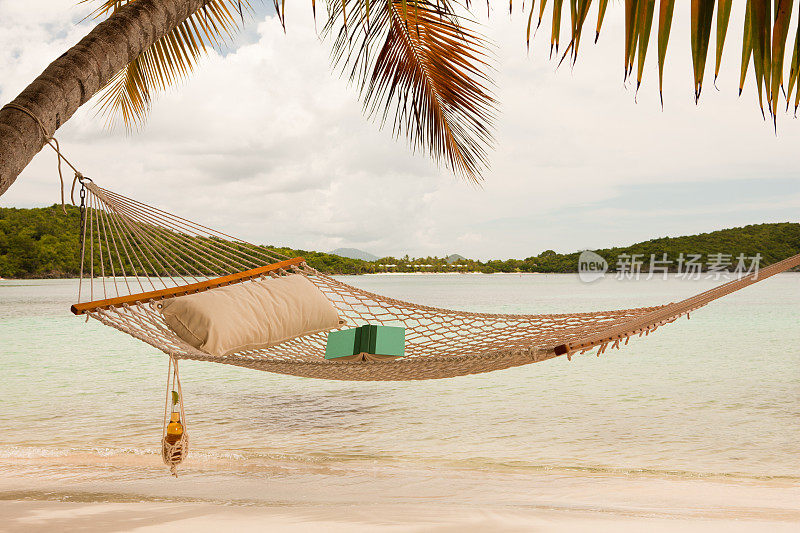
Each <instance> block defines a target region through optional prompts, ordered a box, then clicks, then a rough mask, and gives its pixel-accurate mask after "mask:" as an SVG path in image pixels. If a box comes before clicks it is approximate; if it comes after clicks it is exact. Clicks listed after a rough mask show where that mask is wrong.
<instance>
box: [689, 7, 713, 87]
mask: <svg viewBox="0 0 800 533" xmlns="http://www.w3.org/2000/svg"><path fill="white" fill-rule="evenodd" d="M713 20H714V0H692V30H691V34H692V68H693V70H694V100H695V102H697V101H698V100H699V99H700V93H701V92H702V90H703V75H704V74H705V70H706V58H707V57H708V45H709V43H710V41H711V24H712V22H713Z"/></svg>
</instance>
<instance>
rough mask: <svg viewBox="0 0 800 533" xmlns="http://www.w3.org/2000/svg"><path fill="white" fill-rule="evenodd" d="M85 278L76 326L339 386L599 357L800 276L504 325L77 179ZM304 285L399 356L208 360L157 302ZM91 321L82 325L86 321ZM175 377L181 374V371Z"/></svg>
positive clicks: (314, 344) (317, 342)
mask: <svg viewBox="0 0 800 533" xmlns="http://www.w3.org/2000/svg"><path fill="white" fill-rule="evenodd" d="M80 181H81V184H82V189H81V205H82V211H81V212H82V218H81V224H82V244H81V278H80V283H79V289H78V302H79V303H77V304H75V305H73V306H72V311H73V313H75V314H86V315H87V316H88V317H91V318H94V319H96V320H99V321H100V322H102V323H103V324H106V325H108V326H111V327H113V328H116V329H118V330H120V331H123V332H125V333H127V334H129V335H131V336H133V337H135V338H137V339H140V340H142V341H144V342H146V343H148V344H150V345H151V346H154V347H155V348H157V349H159V350H161V351H163V352H164V353H166V354H168V355H169V356H170V357H171V360H173V361H174V362H175V364H176V365H177V361H178V360H180V359H193V360H199V361H214V362H219V363H225V364H230V365H236V366H241V367H247V368H254V369H258V370H265V371H269V372H277V373H281V374H290V375H295V376H305V377H314V378H325V379H338V380H419V379H435V378H448V377H454V376H461V375H466V374H477V373H481V372H490V371H493V370H499V369H504V368H509V367H514V366H520V365H525V364H529V363H535V362H539V361H544V360H547V359H551V358H553V357H556V356H560V355H566V356H567V357H568V358H569V357H571V356H572V354H574V353H584V352H587V351H588V350H590V349H593V348H595V347H598V355H599V354H600V353H602V352H603V351H605V350H606V349H607V348H608V347H609V346H610V347H612V348H618V347H619V346H620V343H625V344H627V342H628V340H629V338H630V337H631V336H633V335H639V336H641V335H647V334H649V333H651V332H652V331H655V330H656V329H657V328H658V327H660V326H662V325H664V324H668V323H670V322H673V321H674V320H676V319H677V318H679V317H681V316H683V315H687V316H688V315H689V313H690V312H692V311H694V310H695V309H698V308H700V307H702V306H704V305H706V304H707V303H709V302H711V301H713V300H716V299H717V298H720V297H722V296H725V295H727V294H730V293H732V292H734V291H737V290H739V289H741V288H743V287H746V286H748V285H751V284H753V283H755V282H756V281H760V280H762V279H766V278H768V277H770V276H772V275H774V274H777V273H780V272H783V271H785V270H788V269H790V268H793V267H797V266H798V265H800V255H796V256H794V257H791V258H788V259H785V260H783V261H780V262H778V263H775V264H773V265H771V266H768V267H766V268H763V269H761V270H760V271H758V272H757V273H755V274H752V275H748V276H746V277H743V278H741V279H738V280H735V281H731V282H728V283H725V284H723V285H720V286H718V287H715V288H713V289H711V290H708V291H705V292H703V293H701V294H698V295H696V296H693V297H691V298H687V299H685V300H682V301H679V302H675V303H669V304H667V305H661V306H656V307H640V308H635V309H620V310H614V311H597V312H589V313H572V314H546V315H511V314H487V313H470V312H464V311H454V310H449V309H438V308H434V307H428V306H424V305H418V304H413V303H409V302H404V301H400V300H396V299H393V298H387V297H385V296H380V295H377V294H373V293H371V292H367V291H364V290H362V289H358V288H356V287H352V286H350V285H347V284H346V283H343V282H341V281H339V280H336V279H334V278H332V277H330V276H327V275H325V274H322V273H321V272H319V271H317V270H315V269H314V268H312V267H310V266H309V265H308V264H307V263H306V262H305V261H304V260H303V258H300V257H296V258H290V257H286V256H283V255H281V254H279V253H277V252H275V251H274V250H271V249H267V248H264V247H260V246H256V245H253V244H249V243H247V242H244V241H241V240H239V239H236V238H234V237H231V236H229V235H226V234H224V233H221V232H218V231H214V230H212V229H210V228H207V227H205V226H202V225H200V224H197V223H194V222H191V221H189V220H186V219H184V218H181V217H178V216H175V215H172V214H169V213H167V212H165V211H162V210H159V209H156V208H154V207H151V206H148V205H145V204H143V203H140V202H137V201H135V200H132V199H130V198H127V197H125V196H122V195H119V194H117V193H114V192H112V191H109V190H107V189H103V188H101V187H98V186H97V185H96V184H94V182H92V181H91V180H89V179H88V178H81V179H80ZM287 275H301V276H305V277H306V278H307V279H308V280H309V281H311V282H312V283H313V284H314V285H315V286H316V287H317V288H318V289H319V290H320V291H322V293H323V294H324V295H325V296H326V297H327V298H328V299H329V300H330V302H331V303H332V304H333V305H334V307H336V309H337V310H338V312H339V315H340V317H342V318H344V319H345V320H346V322H347V325H346V326H343V327H354V326H358V325H363V324H378V325H393V326H402V327H404V328H405V330H406V356H405V357H403V358H400V359H395V360H386V361H362V362H358V361H337V360H326V359H325V358H324V354H325V344H326V333H325V332H321V333H314V334H310V335H306V336H302V337H298V338H294V339H291V340H289V341H286V342H283V343H281V344H278V345H276V346H271V347H269V348H264V349H257V350H255V349H252V350H244V351H241V352H237V353H234V354H230V355H227V356H224V357H217V356H211V355H209V354H207V353H204V352H203V351H201V350H199V349H197V348H194V347H192V346H190V345H188V344H187V343H186V342H184V341H183V340H182V339H181V338H180V337H178V336H177V335H176V334H175V333H174V332H173V331H172V330H171V329H170V328H169V327H168V326H167V324H166V323H165V321H164V318H163V316H162V313H161V312H160V311H159V302H160V301H162V300H164V299H166V298H174V297H177V296H180V295H184V294H191V293H196V292H201V291H205V290H210V289H213V288H216V287H222V286H225V285H230V284H233V283H247V282H248V281H251V280H257V279H263V278H265V277H277V276H287ZM87 320H88V318H87ZM176 370H177V369H176Z"/></svg>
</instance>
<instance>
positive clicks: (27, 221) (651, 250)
mask: <svg viewBox="0 0 800 533" xmlns="http://www.w3.org/2000/svg"><path fill="white" fill-rule="evenodd" d="M79 224H80V213H79V211H78V209H77V208H76V207H74V206H69V207H68V208H67V214H66V215H64V213H63V212H62V211H61V206H60V205H53V206H51V207H43V208H35V209H17V208H0V277H5V278H41V277H74V276H77V275H78V273H79V271H80V256H79V253H78V245H79V231H78V226H79ZM266 247H267V248H270V249H273V250H275V251H277V252H279V253H282V254H284V255H287V256H303V257H305V258H306V261H308V263H309V264H310V265H311V266H313V267H314V268H316V269H317V270H320V271H322V272H325V273H327V274H365V273H370V272H381V271H384V270H391V271H393V272H485V273H492V272H575V271H576V270H577V267H578V256H579V254H580V253H579V252H574V253H569V254H559V253H556V252H554V251H552V250H546V251H544V252H542V253H540V254H539V255H537V256H532V257H528V258H526V259H508V260H505V261H501V260H491V261H486V262H481V261H476V260H472V259H465V258H461V257H460V256H459V257H458V258H457V259H456V258H455V257H453V256H450V257H424V258H409V257H408V256H405V257H403V258H399V259H398V258H394V257H384V258H381V259H378V260H376V261H363V260H360V259H350V258H347V257H341V256H339V255H333V254H326V253H322V252H310V251H305V250H294V249H290V248H285V247H275V246H266ZM595 251H596V252H597V253H598V254H600V255H601V256H602V257H604V258H605V259H606V261H608V263H609V266H610V267H611V269H612V270H614V267H615V265H616V263H617V260H618V258H619V257H620V256H621V255H623V254H627V255H628V256H632V255H634V254H636V255H638V259H639V260H641V261H642V262H643V263H644V264H643V268H642V270H643V271H646V270H647V265H648V263H649V260H650V257H651V254H652V255H654V256H655V257H656V258H658V259H660V258H662V255H663V254H667V258H668V259H669V260H671V261H673V268H672V269H671V270H673V271H674V269H675V266H676V263H677V260H678V258H679V257H680V255H681V254H684V256H688V255H689V254H699V255H700V261H701V262H702V263H704V264H705V263H706V262H708V261H710V260H711V258H710V256H712V255H713V254H729V255H730V256H732V261H733V262H734V263H735V257H736V256H737V255H739V254H744V255H745V256H748V257H751V256H755V255H756V254H761V257H762V259H761V263H760V265H761V266H762V267H763V266H766V265H768V264H770V263H774V262H775V261H779V260H781V259H784V258H786V257H789V256H791V255H795V254H798V253H800V224H798V223H789V222H785V223H777V224H755V225H751V226H745V227H743V228H732V229H726V230H721V231H714V232H711V233H702V234H700V235H690V236H686V237H663V238H659V239H652V240H649V241H645V242H640V243H637V244H633V245H631V246H625V247H617V248H606V249H602V250H595ZM454 259H455V260H454ZM448 260H450V262H448ZM385 265H392V266H391V267H386V266H385Z"/></svg>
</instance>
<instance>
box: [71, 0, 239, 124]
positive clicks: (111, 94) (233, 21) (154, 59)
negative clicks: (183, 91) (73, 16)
mask: <svg viewBox="0 0 800 533" xmlns="http://www.w3.org/2000/svg"><path fill="white" fill-rule="evenodd" d="M134 1H136V0H81V3H97V4H99V5H98V6H97V7H96V8H95V10H94V11H93V12H92V15H91V16H94V17H95V18H105V17H108V16H110V15H111V14H113V13H114V12H115V11H116V10H117V9H119V8H120V7H122V6H124V5H126V4H128V3H130V2H134ZM251 9H252V8H251V5H250V2H249V0H208V2H207V3H206V4H205V6H204V7H203V9H201V10H199V11H197V12H195V13H194V14H193V15H191V16H190V17H189V18H188V19H186V20H185V21H184V22H183V23H181V24H179V25H178V26H177V27H176V28H175V29H173V30H172V31H171V32H169V33H168V34H167V35H165V36H164V37H162V38H161V39H159V40H157V41H156V42H155V43H153V45H152V46H150V47H149V48H147V49H146V50H145V51H144V52H143V53H142V54H140V55H139V56H138V57H136V58H135V59H134V60H133V61H132V62H131V63H130V64H129V65H128V66H127V67H125V68H124V69H123V70H121V71H120V72H119V73H117V74H116V75H115V76H114V77H113V78H112V79H111V81H110V82H109V83H108V85H106V87H105V89H104V90H103V92H102V93H101V95H100V97H99V100H98V108H99V112H100V114H102V115H105V117H106V123H107V125H108V126H109V127H113V126H114V125H115V124H116V123H118V122H119V121H120V120H121V121H122V122H123V124H124V126H125V128H126V129H127V130H131V129H133V128H134V127H136V126H138V125H141V124H142V123H143V122H144V120H145V118H146V116H147V113H148V111H149V110H150V106H151V104H152V101H153V98H154V96H155V95H157V94H158V93H161V92H164V91H165V90H166V89H167V88H169V87H170V86H172V85H174V84H175V83H177V82H179V81H180V80H182V79H185V78H186V77H188V76H189V75H190V74H191V73H192V71H193V70H194V67H195V66H196V65H197V63H198V62H199V61H200V58H201V57H202V56H203V55H204V54H205V53H206V51H207V49H208V47H211V46H219V45H220V44H221V43H222V42H224V41H225V40H226V39H227V38H229V37H230V36H231V35H232V34H233V33H234V32H235V31H236V30H237V28H238V20H239V19H241V20H242V21H243V20H244V13H245V11H249V10H251ZM237 17H238V18H237Z"/></svg>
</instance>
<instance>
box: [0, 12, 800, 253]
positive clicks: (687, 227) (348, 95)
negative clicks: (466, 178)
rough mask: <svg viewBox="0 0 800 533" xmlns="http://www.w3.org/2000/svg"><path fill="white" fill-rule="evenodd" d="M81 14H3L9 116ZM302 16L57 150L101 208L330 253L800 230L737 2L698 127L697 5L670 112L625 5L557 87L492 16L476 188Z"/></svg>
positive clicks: (92, 111)
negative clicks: (492, 62) (635, 45)
mask: <svg viewBox="0 0 800 533" xmlns="http://www.w3.org/2000/svg"><path fill="white" fill-rule="evenodd" d="M75 3H76V2H75V1H74V0H34V2H33V5H34V6H35V8H33V9H32V7H31V3H29V2H28V3H25V2H17V1H13V0H0V100H2V102H3V103H5V102H8V101H10V100H11V99H12V98H13V97H14V96H16V95H17V94H18V93H19V92H20V91H21V90H22V89H23V88H24V87H25V86H26V85H27V84H28V83H29V82H30V81H31V80H33V79H34V77H35V76H36V75H37V74H39V73H40V72H41V71H42V70H43V69H44V67H46V66H47V64H48V63H49V62H50V61H52V60H53V59H54V58H55V57H57V56H58V55H60V54H61V53H62V52H63V51H65V50H66V49H67V48H68V47H69V46H71V45H73V44H75V43H76V42H77V41H78V40H79V39H80V38H81V37H82V36H84V35H85V34H86V33H87V32H88V31H89V29H90V28H91V26H92V22H91V21H83V22H81V19H82V18H83V17H84V16H85V14H86V13H87V11H88V8H87V7H86V6H83V5H81V6H75ZM287 4H288V6H287V7H288V22H287V30H288V31H287V33H286V34H284V33H283V31H282V30H281V29H280V25H279V24H278V22H277V20H276V19H275V18H274V17H273V16H272V15H271V14H270V13H269V11H268V10H267V9H266V8H260V9H259V10H258V12H257V13H256V15H255V17H254V19H253V20H252V21H250V22H249V23H248V26H247V29H246V31H245V32H243V33H242V34H241V35H240V36H238V37H237V38H236V40H235V41H234V42H233V43H231V45H230V47H229V48H228V49H226V50H225V51H224V52H223V53H214V54H212V55H211V57H209V58H207V59H205V60H204V61H203V62H202V65H201V67H200V68H199V69H198V70H197V72H196V74H195V75H194V76H193V77H192V78H191V80H189V81H187V82H185V83H182V84H181V85H180V86H179V87H177V88H176V89H175V90H173V91H171V92H170V93H169V94H166V95H164V96H162V97H161V98H159V99H158V100H157V101H156V103H155V105H154V107H153V110H152V115H151V118H150V120H149V122H148V123H147V125H146V127H145V128H143V129H142V130H141V131H140V132H138V133H136V134H133V135H126V134H125V133H124V132H123V131H111V132H109V131H108V130H107V129H105V128H104V126H103V120H102V119H101V118H99V117H97V116H96V108H93V106H92V104H91V103H90V104H88V105H86V106H84V107H83V108H82V109H81V110H79V111H78V113H76V115H75V116H74V117H73V118H72V119H71V120H70V122H68V123H67V124H66V125H65V126H64V127H62V128H61V129H60V130H59V132H58V135H57V137H58V138H59V140H60V142H61V145H62V147H63V149H64V151H65V152H66V153H67V154H68V156H69V157H70V159H71V160H73V161H76V162H78V163H79V166H80V168H81V169H82V170H83V172H84V173H85V174H86V175H88V176H92V177H93V178H95V180H96V181H98V182H99V183H100V184H101V185H102V186H104V187H106V188H110V189H113V190H115V191H117V192H120V193H122V194H125V195H127V196H132V197H135V198H136V199H138V200H141V201H144V202H146V203H150V204H152V205H155V206H158V207H160V208H163V209H166V210H169V211H172V212H174V213H176V214H180V215H183V216H185V217H187V218H191V219H194V220H196V221H198V222H201V223H204V224H206V225H209V226H212V227H215V228H217V229H220V230H223V231H225V232H228V233H232V234H236V235H238V236H241V237H242V238H245V239H247V240H250V241H252V242H258V243H271V244H282V245H289V246H293V247H296V248H303V249H316V250H323V251H325V250H330V249H333V248H337V247H344V246H347V247H357V248H361V249H364V250H367V251H370V252H372V253H375V254H378V255H384V254H387V255H388V254H392V255H398V256H399V255H403V254H406V253H409V254H411V255H415V256H418V255H444V254H448V253H454V252H455V253H461V254H463V255H467V256H470V257H476V258H481V259H485V258H489V257H499V258H507V257H527V256H530V255H536V254H538V253H540V252H541V251H542V250H545V249H548V248H552V249H555V250H558V251H573V250H576V249H584V248H599V247H605V246H609V245H617V244H626V243H633V242H637V241H640V240H645V239H650V238H654V237H662V236H675V235H684V234H692V233H699V232H707V231H713V230H715V229H721V228H726V227H732V226H741V225H745V224H754V223H762V222H782V221H795V222H796V221H797V220H798V218H800V217H798V213H799V212H800V173H799V171H798V168H800V150H798V146H800V121H798V120H795V119H793V118H792V117H791V115H785V116H780V117H779V122H778V135H777V137H776V136H775V134H774V133H773V130H772V126H771V124H766V123H764V122H763V121H762V119H761V115H760V112H759V111H758V107H757V104H756V99H755V96H754V93H755V89H754V87H753V86H752V85H748V86H747V87H746V90H745V94H744V95H743V96H742V97H741V98H737V86H738V63H739V60H740V54H739V47H740V44H739V43H740V42H741V41H740V36H741V26H742V22H741V19H740V18H737V16H738V13H740V12H741V11H742V9H741V7H742V6H741V4H742V2H741V1H739V2H734V8H733V10H734V17H733V20H732V22H731V29H730V31H729V36H728V43H729V48H728V50H727V56H726V61H724V62H723V66H722V73H721V75H720V80H719V82H718V86H719V88H720V90H719V91H717V90H715V89H714V87H713V86H712V85H711V83H710V82H709V83H707V84H706V87H705V90H704V94H703V98H702V99H701V105H700V106H699V107H696V106H695V105H694V98H693V94H692V91H693V88H692V78H691V62H690V61H691V55H690V43H689V35H688V25H689V18H688V5H687V6H685V8H684V6H683V5H678V6H677V8H676V18H675V22H674V27H675V29H674V32H673V35H672V37H671V41H670V51H671V52H672V56H671V58H670V62H669V65H668V68H667V72H666V75H665V93H666V96H665V110H664V111H663V112H662V111H661V108H660V106H659V104H658V91H657V76H656V74H657V67H656V62H655V51H654V49H653V47H652V46H651V51H650V54H649V55H648V62H647V68H646V72H645V79H644V82H643V85H642V89H641V91H640V92H639V95H638V99H637V100H638V101H637V100H635V99H634V91H633V89H632V88H631V87H630V86H627V87H626V86H625V85H623V83H622V59H621V57H622V39H623V30H622V24H621V23H622V19H623V12H622V11H623V10H622V5H621V4H618V3H617V4H614V3H612V4H611V5H610V7H609V12H608V14H607V16H606V22H605V25H604V26H605V27H604V32H603V34H602V35H601V38H600V42H599V43H598V44H597V45H596V46H593V45H591V44H590V43H589V42H588V41H589V39H587V40H586V41H587V42H586V44H584V45H583V46H582V54H581V58H580V59H579V61H578V64H577V66H576V67H575V68H574V69H570V68H569V67H562V68H561V69H558V70H556V68H555V64H554V63H552V62H550V61H548V60H547V53H546V46H548V45H547V44H546V43H545V41H546V40H547V35H545V33H546V32H541V33H540V35H539V36H538V37H537V39H536V41H535V42H534V49H533V53H532V54H531V55H530V56H528V55H527V54H526V51H525V24H526V19H525V17H524V16H522V15H519V14H518V15H515V16H514V17H513V18H511V19H509V17H508V15H507V13H506V12H505V11H504V10H505V9H506V7H505V6H507V4H505V3H497V4H496V6H495V10H494V12H493V13H492V16H491V17H490V18H489V19H488V20H487V19H486V18H485V13H484V12H483V11H482V10H478V11H479V12H480V13H481V15H480V18H479V20H480V22H481V23H482V24H484V25H485V28H484V30H485V33H486V34H488V35H489V36H490V37H491V38H492V39H493V40H494V41H495V43H496V46H497V48H496V50H497V58H498V64H497V75H496V81H497V84H498V90H497V93H498V96H499V98H500V100H501V114H500V119H499V121H498V130H497V145H498V146H497V149H496V150H495V151H494V152H493V153H492V156H491V159H492V166H491V170H490V171H488V172H487V173H486V175H485V181H484V183H483V185H482V186H481V187H475V186H472V185H469V184H467V183H465V182H463V181H460V180H459V179H457V178H454V177H453V176H452V175H450V174H448V173H447V171H446V170H445V169H438V168H437V167H436V166H435V165H434V164H433V163H431V162H430V161H429V160H428V159H426V158H425V157H423V156H421V155H419V154H416V155H415V154H412V153H411V151H410V150H409V149H408V146H407V144H406V143H405V141H404V140H402V139H401V140H395V139H393V138H392V135H391V132H390V131H388V130H383V131H382V130H380V129H379V128H378V126H377V125H376V124H374V123H372V122H370V121H368V120H366V119H365V118H364V116H363V114H362V112H361V107H360V104H359V102H358V98H357V95H356V93H355V91H354V90H353V89H352V88H350V87H348V86H347V83H346V80H343V79H341V78H340V77H339V75H338V73H336V72H334V71H332V69H331V67H330V61H329V50H330V46H329V44H330V43H328V42H323V41H320V39H319V37H318V36H317V34H316V32H315V30H314V25H313V21H312V19H311V9H310V2H308V1H295V2H287ZM681 4H682V3H681ZM590 17H592V18H593V17H594V11H593V12H592V14H591V15H590ZM591 23H592V24H593V23H594V21H593V20H592V22H591ZM712 62H713V59H710V60H709V63H712ZM709 68H710V69H711V68H713V65H710V67H709ZM707 76H713V71H711V72H710V74H707ZM57 184H58V177H57V175H56V173H55V156H54V155H53V154H52V153H50V152H49V151H42V152H41V153H40V154H39V155H38V156H37V157H36V158H35V159H34V161H33V163H32V164H31V165H30V166H29V167H28V168H27V169H26V170H25V171H24V172H23V174H22V175H21V176H20V178H19V180H18V181H17V183H16V184H15V185H14V186H13V187H12V188H11V189H10V190H9V191H8V192H7V193H6V194H5V195H4V196H2V197H0V206H16V207H31V206H42V205H50V204H52V203H54V202H56V201H57V200H58V186H57Z"/></svg>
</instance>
